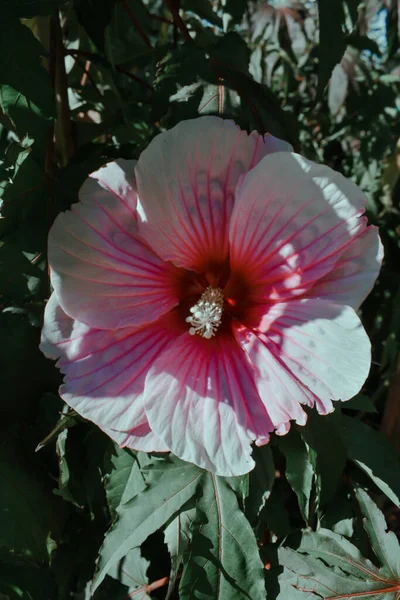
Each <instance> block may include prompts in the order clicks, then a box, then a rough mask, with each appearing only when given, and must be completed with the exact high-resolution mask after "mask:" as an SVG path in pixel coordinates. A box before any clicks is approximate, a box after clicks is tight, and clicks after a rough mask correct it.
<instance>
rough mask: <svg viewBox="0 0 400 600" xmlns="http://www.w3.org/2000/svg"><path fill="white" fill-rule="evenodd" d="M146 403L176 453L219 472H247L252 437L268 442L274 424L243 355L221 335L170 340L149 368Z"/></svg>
mask: <svg viewBox="0 0 400 600" xmlns="http://www.w3.org/2000/svg"><path fill="white" fill-rule="evenodd" d="M144 405H145V411H146V415H147V418H148V421H149V425H150V428H151V429H152V431H153V432H154V433H155V434H156V435H158V436H159V437H160V438H161V439H162V440H163V441H164V442H165V444H166V445H167V446H168V448H170V449H171V451H172V452H173V453H174V454H176V455H177V456H178V457H179V458H182V459H183V460H186V461H188V462H191V463H194V464H196V465H198V466H200V467H202V468H205V469H207V470H209V471H211V472H212V473H216V474H217V475H226V476H231V475H241V474H243V473H247V472H248V471H250V470H251V469H252V468H253V467H254V461H253V460H252V458H251V442H252V441H254V440H256V443H258V444H260V445H261V444H264V443H266V442H267V441H268V439H269V432H270V431H272V430H273V428H274V427H273V424H272V423H271V421H270V419H269V417H268V414H267V412H266V410H265V408H264V406H263V404H262V402H261V399H260V397H259V395H258V393H257V389H256V386H255V384H254V378H253V374H252V371H251V365H250V364H249V362H248V359H247V357H246V354H245V353H244V352H243V351H242V350H241V349H240V348H239V346H238V344H237V343H236V341H235V340H234V339H233V338H227V337H225V336H217V337H215V338H212V339H210V340H205V339H203V338H201V337H198V336H190V335H189V334H188V333H185V334H183V335H182V336H181V337H180V338H179V339H178V340H176V341H175V342H173V343H172V344H171V345H170V346H169V347H168V350H167V351H166V352H164V353H163V354H162V355H161V356H160V358H159V359H158V360H157V361H156V362H155V363H154V364H153V365H152V367H151V369H150V370H149V372H148V375H147V378H146V385H145V392H144Z"/></svg>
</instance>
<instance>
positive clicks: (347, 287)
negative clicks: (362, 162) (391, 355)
mask: <svg viewBox="0 0 400 600" xmlns="http://www.w3.org/2000/svg"><path fill="white" fill-rule="evenodd" d="M365 205H366V199H365V197H364V195H363V194H362V192H361V191H360V190H359V188H358V187H357V186H356V185H355V184H354V183H353V182H351V181H349V180H347V179H345V178H344V177H343V176H342V175H340V174H339V173H336V172H334V171H332V170H331V169H329V168H328V167H325V166H323V165H317V164H315V163H313V162H311V161H309V160H307V159H305V158H303V157H301V156H299V155H297V154H294V153H293V152H292V148H291V147H290V146H289V145H288V144H287V143H286V142H282V141H280V140H278V139H276V138H274V137H272V136H271V135H266V136H264V137H263V136H261V135H259V134H257V133H252V134H250V135H248V134H247V133H246V132H244V131H241V130H240V129H239V128H238V127H237V126H236V125H234V124H233V123H232V122H230V121H224V120H222V119H220V118H217V117H201V118H199V119H194V120H189V121H184V122H182V123H180V124H179V125H177V126H176V127H174V128H173V129H171V130H170V131H167V132H165V133H162V134H160V135H158V136H157V137H156V138H154V140H153V141H152V142H151V143H150V145H149V146H148V148H147V149H146V150H145V151H144V152H143V153H142V155H141V156H140V158H139V160H138V161H137V162H136V161H124V160H119V161H116V162H112V163H109V164H107V165H106V166H104V167H102V168H101V169H99V170H98V171H97V172H95V173H93V174H92V175H91V176H90V177H89V179H88V180H87V181H86V182H85V184H84V185H83V187H82V189H81V192H80V202H79V203H77V204H74V205H73V206H72V207H71V210H70V211H67V212H65V213H62V214H60V215H59V216H58V217H57V218H56V220H55V222H54V224H53V227H52V229H51V232H50V236H49V262H50V267H51V280H52V284H53V287H54V292H53V295H52V296H51V298H50V300H49V302H48V305H47V308H46V312H45V321H44V326H43V331H42V342H41V349H42V351H43V352H44V353H45V355H46V356H48V357H49V358H52V359H57V360H58V363H57V364H58V366H59V368H60V369H61V370H62V372H63V373H64V383H63V385H62V386H61V388H60V394H61V396H62V398H63V399H64V400H65V401H66V402H67V403H68V404H69V405H70V406H72V407H73V408H74V409H75V410H76V411H77V412H78V413H80V414H81V415H82V416H84V417H85V418H87V419H89V420H91V421H93V422H94V423H96V424H97V425H98V426H99V427H100V428H101V429H103V431H105V432H106V433H107V434H108V435H109V436H110V437H111V438H113V439H114V440H115V441H116V442H117V443H118V444H119V445H120V446H128V447H130V448H135V449H138V450H144V451H148V452H150V451H159V452H165V451H172V452H173V453H175V454H176V455H177V456H179V457H180V458H182V459H183V460H186V461H189V462H193V463H195V464H197V465H199V466H200V467H203V468H206V469H208V470H210V471H211V472H214V473H217V474H219V475H227V476H230V475H240V474H243V473H246V472H248V471H249V470H250V469H252V468H253V466H254V461H253V459H252V457H251V445H252V443H253V442H254V443H256V444H257V445H262V444H265V443H267V442H268V440H269V435H270V433H271V432H273V431H276V432H277V433H278V434H279V435H284V434H285V433H287V432H288V431H289V429H290V425H291V422H292V421H295V422H297V423H298V424H299V425H305V423H306V420H307V414H306V412H305V411H304V407H305V406H307V407H313V406H316V408H317V410H318V411H319V412H320V413H321V414H326V413H328V412H331V411H332V410H333V404H332V401H334V400H342V401H344V400H348V399H350V398H351V397H352V396H354V394H356V393H357V392H358V391H359V390H360V388H361V386H362V384H363V383H364V381H365V379H366V377H367V375H368V371H369V367H370V344H369V340H368V338H367V336H366V334H365V331H364V329H363V327H362V325H361V322H360V320H359V318H358V316H357V314H356V312H355V311H356V310H357V309H358V307H359V305H360V304H361V302H362V301H363V299H364V298H365V297H366V295H367V294H368V293H369V291H370V290H371V288H372V286H373V284H374V282H375V279H376V277H377V275H378V272H379V268H380V263H381V260H382V246H381V244H380V240H379V236H378V232H377V229H376V228H375V227H372V226H369V227H368V226H367V223H366V218H365V216H363V214H364V211H365Z"/></svg>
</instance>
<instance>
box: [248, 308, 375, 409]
mask: <svg viewBox="0 0 400 600" xmlns="http://www.w3.org/2000/svg"><path fill="white" fill-rule="evenodd" d="M258 331H259V332H260V333H262V334H265V336H262V337H263V340H266V339H268V345H269V348H270V349H271V351H272V352H273V353H274V355H275V357H276V358H278V359H279V362H280V364H281V365H282V366H283V367H285V368H286V369H287V371H288V372H289V373H291V374H292V376H293V379H294V380H295V381H297V382H300V383H301V384H302V385H303V386H304V387H305V388H306V389H307V390H308V391H309V392H310V393H311V394H312V396H313V397H314V400H315V404H316V405H317V409H318V411H319V412H320V413H321V414H326V413H328V412H331V410H332V400H342V401H345V400H349V399H350V398H352V397H353V396H355V394H357V393H358V392H359V391H360V389H361V387H362V385H363V383H364V382H365V380H366V378H367V376H368V373H369V369H370V365H371V345H370V341H369V339H368V336H367V334H366V333H365V330H364V328H363V326H362V324H361V321H360V319H359V318H358V316H357V314H356V313H355V311H354V310H353V309H352V308H350V307H348V306H340V305H338V304H333V303H331V302H329V301H327V300H323V299H302V300H293V301H291V302H288V303H277V304H276V305H274V306H271V307H270V309H269V310H266V312H265V315H264V317H263V318H262V319H261V321H260V323H259V326H258ZM256 352H257V349H256ZM251 358H252V359H255V358H257V361H260V360H261V358H259V357H257V356H254V355H253V356H251ZM256 365H258V362H256ZM306 395H308V394H306ZM311 398H312V397H311V396H310V399H311ZM299 402H303V400H302V399H301V397H300V395H299Z"/></svg>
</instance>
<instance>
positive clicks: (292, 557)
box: [278, 490, 400, 600]
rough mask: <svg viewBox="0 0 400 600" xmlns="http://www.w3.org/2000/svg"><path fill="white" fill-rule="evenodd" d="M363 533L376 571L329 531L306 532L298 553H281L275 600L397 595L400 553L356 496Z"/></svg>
mask: <svg viewBox="0 0 400 600" xmlns="http://www.w3.org/2000/svg"><path fill="white" fill-rule="evenodd" d="M357 499H358V501H359V503H360V507H361V510H362V512H363V514H364V515H365V519H364V521H363V525H364V528H365V530H366V532H367V534H368V537H369V540H370V542H371V545H372V548H373V549H374V552H375V555H376V557H377V558H378V560H379V563H380V567H379V568H377V567H376V566H375V565H374V564H373V563H372V562H371V561H370V560H369V559H367V558H364V556H363V555H362V554H361V552H360V551H359V550H358V548H357V547H356V546H355V545H354V544H352V543H351V542H349V541H348V540H347V539H346V538H345V537H343V536H341V535H338V534H336V533H333V532H332V531H329V530H327V529H319V530H318V531H317V532H310V531H306V532H305V533H304V534H303V536H302V539H301V543H300V545H299V547H298V549H297V550H293V549H291V548H281V549H280V550H279V559H280V564H282V565H283V567H284V571H283V574H282V575H281V576H280V581H281V593H280V594H279V596H278V599H279V600H286V599H288V600H289V599H291V598H296V599H297V598H298V599H299V600H300V599H301V598H304V599H305V598H321V597H322V598H326V599H328V598H374V599H378V598H385V600H395V598H397V597H398V594H399V590H400V547H399V542H398V540H397V539H396V536H395V534H394V533H393V532H386V523H385V519H384V517H383V515H382V513H381V512H380V511H379V510H378V508H377V507H376V505H375V504H374V503H373V501H372V500H371V499H370V498H369V496H368V494H367V493H366V492H364V491H363V490H358V491H357Z"/></svg>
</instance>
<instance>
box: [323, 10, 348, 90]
mask: <svg viewBox="0 0 400 600" xmlns="http://www.w3.org/2000/svg"><path fill="white" fill-rule="evenodd" d="M318 15H319V67H318V94H320V95H321V94H322V92H323V91H324V89H325V86H326V84H327V83H328V80H329V79H330V76H331V74H332V71H333V69H334V67H335V65H336V64H337V63H339V62H340V60H341V58H342V56H343V54H344V52H345V50H346V34H345V31H344V21H345V13H344V9H343V0H330V1H329V2H326V0H318Z"/></svg>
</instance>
